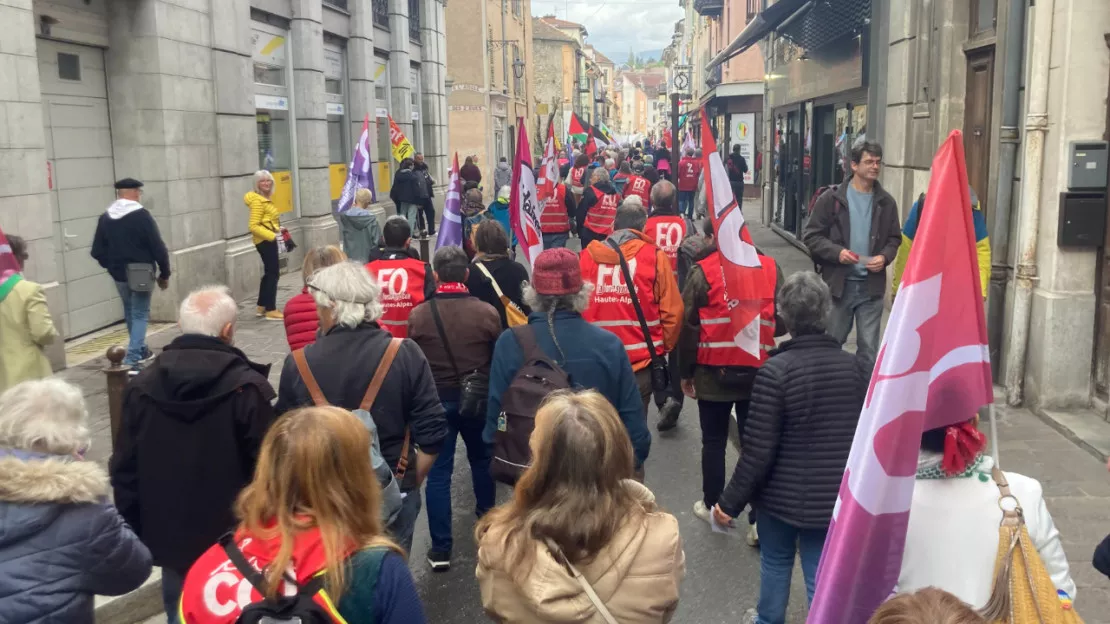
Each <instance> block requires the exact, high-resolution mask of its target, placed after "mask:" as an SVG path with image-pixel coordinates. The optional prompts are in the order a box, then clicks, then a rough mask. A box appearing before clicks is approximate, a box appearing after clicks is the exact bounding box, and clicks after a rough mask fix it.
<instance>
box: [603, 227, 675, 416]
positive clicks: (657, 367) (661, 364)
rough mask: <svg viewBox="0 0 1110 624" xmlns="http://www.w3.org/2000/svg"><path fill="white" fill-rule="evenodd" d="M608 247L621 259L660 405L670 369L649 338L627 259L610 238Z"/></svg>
mask: <svg viewBox="0 0 1110 624" xmlns="http://www.w3.org/2000/svg"><path fill="white" fill-rule="evenodd" d="M605 242H606V243H607V244H608V245H609V247H611V248H612V249H613V250H614V251H616V252H617V257H618V258H620V261H621V273H623V274H624V283H625V284H627V285H628V294H629V296H631V297H632V307H633V308H636V318H637V319H639V320H640V331H642V332H644V342H645V343H647V347H648V352H650V353H651V389H652V390H654V391H655V404H656V405H662V404H663V402H664V401H666V400H667V396H668V394H669V392H670V387H671V370H670V369H669V368H667V359H666V358H664V357H663V356H662V355H660V354H659V353H658V352H657V351H656V350H655V341H653V340H652V339H651V331H650V330H649V329H648V325H647V319H645V318H644V310H643V308H641V307H640V298H639V296H638V295H637V294H636V284H635V283H634V282H633V281H632V271H631V270H630V269H629V268H628V260H625V259H624V253H623V252H622V251H621V248H620V246H619V245H617V244H616V243H614V242H613V241H611V240H607V241H605Z"/></svg>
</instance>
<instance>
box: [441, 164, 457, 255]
mask: <svg viewBox="0 0 1110 624" xmlns="http://www.w3.org/2000/svg"><path fill="white" fill-rule="evenodd" d="M444 245H454V246H455V247H462V246H463V226H462V185H461V184H459V153H458V152H455V161H454V163H453V164H452V165H451V178H450V180H449V181H448V182H447V195H446V196H445V197H444V199H443V220H442V221H441V222H440V224H439V238H437V239H436V249H439V248H440V247H443V246H444Z"/></svg>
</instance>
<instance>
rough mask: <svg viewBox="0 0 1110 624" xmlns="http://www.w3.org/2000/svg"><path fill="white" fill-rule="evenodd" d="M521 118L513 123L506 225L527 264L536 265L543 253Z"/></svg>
mask: <svg viewBox="0 0 1110 624" xmlns="http://www.w3.org/2000/svg"><path fill="white" fill-rule="evenodd" d="M524 125H525V124H524V118H523V117H519V118H518V120H517V142H516V156H515V157H514V158H513V182H512V195H510V196H509V223H510V225H511V226H512V229H513V233H514V234H516V238H517V240H518V241H520V249H521V251H523V252H524V257H525V258H527V259H528V264H529V265H532V264H534V263H535V262H536V256H538V255H540V252H541V251H543V235H542V234H541V231H540V211H539V208H540V204H539V201H538V198H537V196H536V176H535V174H534V173H533V172H532V147H531V146H530V145H529V144H528V133H527V132H525V131H524Z"/></svg>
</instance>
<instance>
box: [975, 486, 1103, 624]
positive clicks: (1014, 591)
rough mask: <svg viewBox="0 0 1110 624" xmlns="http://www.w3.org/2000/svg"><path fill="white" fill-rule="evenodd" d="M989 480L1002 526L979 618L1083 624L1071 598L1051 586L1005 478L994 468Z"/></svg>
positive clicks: (1005, 623)
mask: <svg viewBox="0 0 1110 624" xmlns="http://www.w3.org/2000/svg"><path fill="white" fill-rule="evenodd" d="M991 476H992V477H993V478H994V482H995V484H996V485H997V486H998V492H999V498H998V506H999V508H1001V509H1002V525H1001V526H1000V527H999V529H998V559H997V561H996V562H995V577H994V587H993V588H992V589H991V596H990V600H988V601H987V604H986V606H984V607H983V609H982V611H981V613H982V615H983V617H984V618H986V620H987V621H988V622H991V623H992V624H996V623H997V624H1083V619H1082V618H1080V617H1079V614H1078V613H1076V611H1075V607H1074V606H1073V605H1072V603H1071V597H1070V596H1068V595H1067V594H1063V593H1061V592H1057V590H1056V587H1055V586H1054V585H1053V584H1052V577H1050V576H1049V575H1048V570H1047V569H1045V567H1044V562H1043V561H1041V556H1040V554H1039V553H1038V552H1037V548H1036V546H1034V545H1033V540H1032V539H1030V537H1029V529H1028V528H1027V527H1026V526H1025V515H1024V513H1023V512H1022V510H1021V503H1020V502H1019V501H1018V499H1017V498H1016V497H1014V495H1013V494H1012V493H1011V492H1010V484H1009V483H1008V482H1007V481H1006V476H1005V475H1004V474H1002V471H1001V470H999V469H998V466H994V467H993V468H992V469H991Z"/></svg>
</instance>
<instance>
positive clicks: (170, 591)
mask: <svg viewBox="0 0 1110 624" xmlns="http://www.w3.org/2000/svg"><path fill="white" fill-rule="evenodd" d="M184 584H185V574H184V573H183V572H177V571H175V570H171V569H169V568H162V607H163V608H164V609H165V610H166V624H180V621H179V620H178V619H177V614H178V603H179V602H180V601H181V587H182V586H183V585H184Z"/></svg>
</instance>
